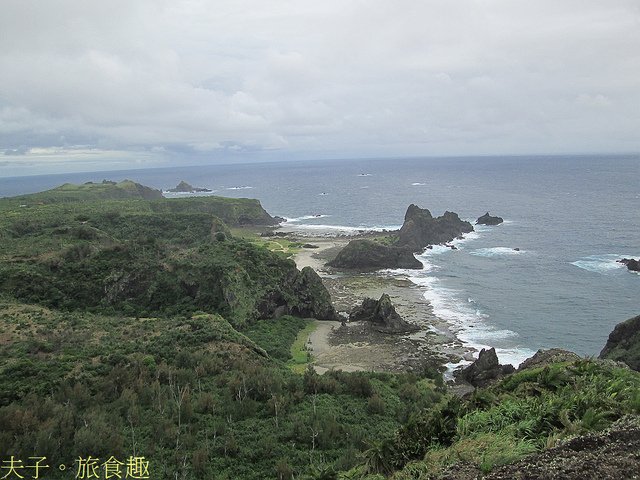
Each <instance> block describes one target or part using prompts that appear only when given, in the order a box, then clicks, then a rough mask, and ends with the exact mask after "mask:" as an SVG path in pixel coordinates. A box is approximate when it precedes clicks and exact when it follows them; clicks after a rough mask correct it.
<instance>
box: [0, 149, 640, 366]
mask: <svg viewBox="0 0 640 480" xmlns="http://www.w3.org/2000/svg"><path fill="white" fill-rule="evenodd" d="M103 178H108V179H113V180H120V179H124V178H131V179H133V180H135V181H138V182H141V183H143V184H146V185H150V186H153V187H157V188H162V189H167V188H170V187H173V186H175V185H176V184H177V183H178V181H180V180H186V181H187V182H189V183H191V184H193V185H196V186H199V187H208V188H212V189H214V190H215V194H216V195H224V196H229V197H251V198H258V199H260V201H261V202H262V204H263V206H264V207H265V208H266V209H267V210H268V211H269V212H270V213H271V214H273V215H279V216H282V217H286V218H289V219H291V220H292V221H291V222H289V225H295V226H296V228H297V229H299V230H300V231H306V232H310V233H319V232H334V233H340V232H349V231H353V230H354V229H362V228H385V227H386V228H389V227H398V226H399V225H400V224H402V220H403V217H404V213H405V211H406V208H407V206H408V205H409V204H410V203H415V204H417V205H418V206H420V207H423V208H428V209H430V210H431V212H432V213H433V214H434V215H441V214H442V213H443V212H444V211H445V210H451V211H455V212H457V213H458V214H459V215H460V216H461V217H462V218H463V219H468V220H475V218H477V217H479V216H480V215H482V214H484V213H485V212H487V211H489V212H491V213H492V214H494V215H499V216H501V217H504V218H505V220H506V221H505V222H504V223H503V224H502V225H499V226H496V227H486V226H480V227H477V228H476V232H474V233H472V234H470V235H468V236H467V238H466V239H465V240H463V241H459V242H458V243H457V245H458V249H457V250H451V249H447V248H434V249H433V250H430V251H426V252H425V253H424V254H422V255H420V256H419V258H420V259H421V261H422V262H423V264H424V265H425V269H424V270H422V271H415V272H411V273H409V274H408V275H409V276H410V278H411V279H412V281H414V282H415V283H416V284H418V285H420V287H421V288H422V289H423V290H424V294H425V297H426V298H427V299H428V300H429V301H430V302H431V305H432V307H433V309H434V313H436V315H438V316H439V317H441V318H442V319H443V320H445V321H447V322H448V323H449V324H450V325H451V328H452V329H453V330H454V331H455V332H456V333H457V334H458V336H459V337H460V338H461V339H462V340H464V341H466V342H467V343H469V344H470V345H473V346H477V347H480V346H485V345H491V346H495V347H497V349H498V353H499V356H500V357H501V361H513V362H515V363H517V362H518V361H520V360H522V359H523V358H524V357H526V356H528V355H529V354H530V353H532V352H533V351H535V350H536V349H538V348H549V347H561V348H567V349H569V350H573V351H575V352H577V353H579V354H583V355H597V354H598V353H599V351H600V350H601V348H602V347H603V346H604V343H605V342H606V339H607V335H608V333H609V332H610V331H611V330H612V328H613V327H614V325H615V324H617V323H618V322H620V321H623V320H625V319H627V318H630V317H632V316H635V315H638V314H640V304H639V301H638V299H639V295H638V294H639V293H640V275H636V274H633V273H630V272H628V271H627V270H626V268H624V267H623V266H622V265H620V264H619V263H616V261H615V260H616V259H619V258H622V257H635V258H639V257H640V228H639V227H640V208H639V207H640V156H639V155H628V156H557V157H477V158H453V159H452V158H447V159H434V158H425V159H378V160H351V161H337V160H334V161H316V162H282V163H262V164H238V165H218V166H199V167H188V168H184V167H180V168H177V167H176V168H168V169H147V170H129V171H122V172H104V173H85V174H68V175H57V176H52V175H50V176H39V177H19V178H4V179H0V196H11V195H16V194H20V193H28V192H34V191H40V190H44V189H46V188H51V187H54V186H56V185H59V184H61V183H64V182H76V183H77V182H84V181H100V180H102V179H103ZM318 215H319V216H318ZM514 248H519V249H520V251H519V252H517V251H515V250H514Z"/></svg>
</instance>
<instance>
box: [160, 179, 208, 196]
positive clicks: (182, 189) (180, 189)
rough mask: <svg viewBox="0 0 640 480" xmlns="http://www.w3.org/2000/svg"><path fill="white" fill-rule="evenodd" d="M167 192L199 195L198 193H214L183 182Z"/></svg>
mask: <svg viewBox="0 0 640 480" xmlns="http://www.w3.org/2000/svg"><path fill="white" fill-rule="evenodd" d="M167 191H168V192H171V193H198V192H212V191H213V190H210V189H208V188H201V187H193V186H191V185H190V184H189V183H187V182H185V181H184V180H182V181H181V182H180V183H178V185H176V186H175V187H174V188H170V189H169V190H167Z"/></svg>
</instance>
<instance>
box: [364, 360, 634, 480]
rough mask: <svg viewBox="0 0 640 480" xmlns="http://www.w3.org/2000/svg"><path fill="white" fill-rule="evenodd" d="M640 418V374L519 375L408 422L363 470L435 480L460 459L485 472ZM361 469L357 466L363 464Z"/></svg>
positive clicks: (580, 366) (592, 367) (599, 365)
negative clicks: (630, 416) (624, 420)
mask: <svg viewBox="0 0 640 480" xmlns="http://www.w3.org/2000/svg"><path fill="white" fill-rule="evenodd" d="M625 414H635V415H638V414H640V375H638V374H637V373H636V372H633V371H631V370H628V369H625V368H618V367H612V366H611V365H609V364H606V363H603V362H599V361H592V360H581V361H578V362H575V363H569V364H552V365H550V366H546V367H541V368H533V369H529V370H524V371H522V372H519V373H516V374H514V375H512V376H509V377H507V378H505V379H504V380H502V381H501V382H500V383H499V384H497V385H494V386H492V387H489V388H486V389H483V390H478V391H476V392H475V393H474V394H473V395H472V396H471V398H470V399H469V400H468V401H466V402H462V401H460V400H458V399H455V398H452V399H449V400H448V401H447V402H445V403H442V404H441V405H440V406H439V407H438V408H436V409H432V410H430V411H427V412H425V413H424V414H421V415H418V416H415V417H413V418H412V419H411V420H410V421H409V422H408V423H407V424H406V425H404V426H403V427H402V428H401V429H400V430H399V431H398V433H397V434H396V435H395V436H394V438H393V439H387V440H386V441H384V442H382V443H381V444H380V445H378V446H377V447H376V449H374V450H372V451H369V452H367V454H366V457H367V462H366V463H365V464H364V470H365V471H368V472H369V473H384V474H391V473H393V472H396V473H395V474H394V475H393V478H395V479H399V480H400V479H402V480H406V479H414V478H437V476H438V474H439V473H441V472H442V471H443V470H444V469H445V468H446V467H447V466H449V465H452V464H455V463H459V462H464V463H468V464H472V465H475V466H476V467H478V468H479V470H481V471H483V472H488V471H490V470H491V469H493V468H494V467H496V466H499V465H503V464H506V463H511V462H513V461H516V460H519V459H520V458H522V457H523V456H525V455H527V454H529V453H532V452H535V451H539V450H542V449H544V448H548V447H551V446H554V445H555V444H556V443H557V442H558V441H559V440H561V439H563V438H566V437H568V436H571V435H576V434H582V433H587V432H590V431H598V430H602V429H604V428H605V427H607V426H608V425H610V424H611V423H613V422H614V421H615V420H617V419H619V418H621V417H622V416H624V415H625ZM361 468H362V467H361Z"/></svg>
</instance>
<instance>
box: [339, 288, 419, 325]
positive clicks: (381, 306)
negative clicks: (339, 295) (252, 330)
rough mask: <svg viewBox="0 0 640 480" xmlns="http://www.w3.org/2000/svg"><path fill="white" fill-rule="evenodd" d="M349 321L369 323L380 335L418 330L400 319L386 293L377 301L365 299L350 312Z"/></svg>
mask: <svg viewBox="0 0 640 480" xmlns="http://www.w3.org/2000/svg"><path fill="white" fill-rule="evenodd" d="M349 321H350V322H357V321H367V322H371V326H372V327H373V328H374V329H375V330H377V331H379V332H382V333H407V332H415V331H417V330H419V329H420V327H418V326H417V325H412V324H410V323H408V322H406V321H404V320H403V319H402V317H401V316H400V315H399V314H398V312H396V309H395V307H394V306H393V303H391V298H389V295H387V294H386V293H383V294H382V296H381V297H380V300H378V301H376V300H374V299H373V298H365V299H364V300H363V302H362V305H360V306H358V307H355V308H354V309H353V310H352V311H351V314H350V315H349Z"/></svg>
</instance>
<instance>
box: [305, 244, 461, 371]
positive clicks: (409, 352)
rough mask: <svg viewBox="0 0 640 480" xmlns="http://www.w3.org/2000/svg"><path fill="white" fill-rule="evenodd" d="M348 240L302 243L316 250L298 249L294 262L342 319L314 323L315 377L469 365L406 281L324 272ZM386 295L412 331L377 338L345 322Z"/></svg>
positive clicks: (363, 326)
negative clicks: (314, 275)
mask: <svg viewBox="0 0 640 480" xmlns="http://www.w3.org/2000/svg"><path fill="white" fill-rule="evenodd" d="M350 240H353V237H339V238H336V237H333V238H327V237H305V241H306V242H308V243H309V244H313V245H314V246H316V247H317V248H314V249H302V250H300V251H299V252H298V253H297V254H296V255H295V257H294V260H295V261H296V264H297V266H298V268H300V269H302V268H304V267H306V266H310V267H312V268H313V269H314V270H316V272H318V274H319V275H320V277H321V278H322V281H323V283H324V284H325V286H326V287H327V289H328V290H329V292H330V293H331V297H332V301H333V304H334V306H335V307H336V310H337V311H338V313H339V314H340V315H341V317H342V318H343V319H344V320H343V321H342V322H341V321H336V322H327V321H316V329H315V331H314V332H313V333H312V334H311V335H310V337H309V341H308V345H307V347H308V348H309V350H310V352H311V353H312V355H313V358H314V362H313V364H314V367H315V369H316V371H318V372H319V373H323V372H325V371H327V370H330V369H340V370H344V371H381V372H403V371H405V372H406V371H419V370H421V369H424V368H436V369H439V370H445V369H446V367H445V365H446V364H455V363H458V362H460V361H461V360H463V359H466V360H472V355H473V352H472V351H470V350H469V349H468V347H466V346H464V345H463V344H462V342H461V341H459V340H458V339H457V338H456V337H455V336H454V335H453V333H452V332H450V331H449V330H448V328H447V325H446V323H445V322H443V321H441V320H440V319H438V317H436V316H435V315H434V314H433V311H432V308H431V306H430V305H429V302H428V301H427V300H425V298H424V296H423V293H422V291H421V290H420V289H419V287H418V286H416V285H415V284H413V283H412V282H411V281H410V280H409V279H408V278H403V277H402V276H387V275H384V274H382V273H380V272H346V273H345V272H338V271H337V270H334V269H332V268H331V267H329V266H327V263H329V262H330V261H331V260H332V259H333V258H335V256H336V255H337V254H338V252H339V251H340V250H341V249H342V248H344V246H345V245H347V243H348V242H349V241H350ZM385 293H386V294H387V295H389V297H390V299H391V301H392V303H393V306H394V307H395V310H396V311H397V313H398V314H399V315H400V317H402V319H404V320H405V321H406V322H407V323H409V324H411V325H415V326H416V329H415V330H416V331H413V332H407V333H382V332H380V331H377V330H376V329H375V328H372V327H371V324H370V323H369V322H366V321H352V322H349V321H348V315H349V313H350V312H351V311H352V310H353V309H354V307H357V306H359V305H361V304H362V301H363V300H364V299H365V298H367V297H369V298H374V299H378V298H381V297H382V295H383V294H385Z"/></svg>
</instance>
